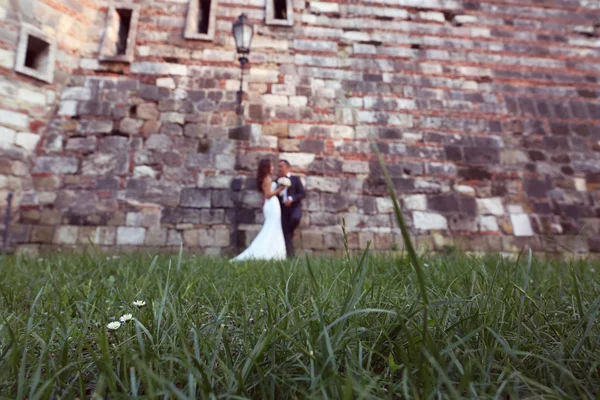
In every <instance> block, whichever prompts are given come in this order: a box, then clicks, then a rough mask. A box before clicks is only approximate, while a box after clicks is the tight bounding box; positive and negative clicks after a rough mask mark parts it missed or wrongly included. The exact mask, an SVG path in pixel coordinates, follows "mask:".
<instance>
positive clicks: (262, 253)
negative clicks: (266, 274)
mask: <svg viewBox="0 0 600 400" xmlns="http://www.w3.org/2000/svg"><path fill="white" fill-rule="evenodd" d="M275 188H277V184H276V183H275V182H273V183H272V184H271V191H274V190H275ZM263 214H264V216H265V223H264V224H263V226H262V228H261V230H260V232H259V233H258V236H256V238H255V239H254V240H253V241H252V244H250V247H248V248H247V249H246V250H244V252H243V253H242V254H240V255H239V256H237V257H235V258H234V259H232V260H231V261H246V260H284V259H285V258H286V249H285V238H284V237H283V229H282V228H281V206H280V204H279V200H278V199H277V196H273V197H271V198H270V199H268V200H265V204H264V205H263Z"/></svg>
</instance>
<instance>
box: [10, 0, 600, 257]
mask: <svg viewBox="0 0 600 400" xmlns="http://www.w3.org/2000/svg"><path fill="white" fill-rule="evenodd" d="M530 3H532V4H529V5H527V4H526V2H525V3H524V2H518V1H512V0H511V1H506V0H505V1H500V0H482V1H467V0H464V1H459V0H419V1H416V0H397V1H393V2H392V1H387V0H377V1H373V0H367V1H362V2H359V3H355V2H352V4H350V3H345V2H340V3H336V2H315V1H311V2H304V1H297V0H295V1H294V2H293V4H294V25H293V27H286V26H269V25H266V24H265V23H264V20H265V3H264V1H262V0H254V1H251V2H248V1H241V0H220V1H219V3H218V7H217V8H216V12H217V18H216V21H215V23H216V27H215V35H214V39H213V40H212V41H210V40H209V41H206V40H186V39H184V35H183V31H184V26H185V19H186V11H187V7H188V5H187V4H186V2H182V1H164V0H163V1H159V0H156V1H147V2H145V3H144V5H143V7H142V8H141V14H140V19H139V25H138V30H137V32H138V33H137V38H136V46H135V60H134V61H133V62H132V63H131V64H118V63H117V64H115V63H103V62H99V61H98V60H97V57H98V49H99V46H100V40H101V31H102V23H103V15H104V13H105V12H106V10H107V9H106V7H101V8H99V9H98V10H95V9H94V7H93V6H91V5H90V6H89V7H88V8H84V11H81V13H82V15H85V16H86V17H82V18H84V20H85V18H88V20H87V22H88V23H89V24H90V26H91V24H93V23H94V24H96V25H95V27H94V28H93V29H92V28H91V27H90V28H88V29H87V30H86V29H83V31H86V32H89V34H87V35H85V36H84V37H85V38H86V39H85V46H82V51H80V52H77V50H74V54H76V55H77V56H78V57H79V60H78V62H77V63H75V64H72V63H68V62H65V63H64V64H65V66H67V65H68V66H72V65H75V67H73V68H63V71H65V75H66V76H65V77H64V79H61V80H59V82H62V83H64V84H65V85H64V86H65V87H64V88H62V87H59V86H56V85H55V86H56V87H52V88H49V87H48V86H47V85H38V88H39V90H38V91H36V93H37V92H39V91H41V90H44V91H49V92H50V93H57V91H59V93H60V102H58V103H57V104H56V106H57V107H55V108H53V109H52V110H50V112H47V111H46V112H45V113H44V115H46V116H47V119H42V118H40V120H42V122H43V123H42V124H40V128H39V129H40V132H42V133H43V139H42V140H41V141H40V143H39V144H38V147H37V154H36V156H35V157H34V158H33V159H32V160H31V164H26V163H24V164H23V165H22V166H21V165H20V164H14V163H11V164H10V165H11V166H12V167H11V168H13V169H15V168H17V169H18V170H19V171H21V172H22V174H21V175H22V179H14V177H12V176H10V175H11V174H12V175H18V174H16V173H14V172H12V171H11V172H10V173H9V174H6V173H5V172H3V171H0V173H3V174H5V175H8V177H7V179H9V182H13V181H14V182H20V185H22V186H27V189H28V190H22V193H24V194H27V195H23V196H21V201H20V204H21V207H20V213H19V215H18V222H17V223H16V224H15V226H14V227H13V229H14V230H15V232H16V233H17V234H15V235H14V242H15V245H20V246H22V248H23V249H27V250H33V251H35V250H38V249H42V250H44V249H47V248H54V246H57V245H60V246H82V245H84V244H85V243H87V242H88V241H89V240H92V241H93V242H94V243H95V244H96V245H97V246H99V247H101V248H105V249H111V248H116V247H118V248H121V249H139V248H142V247H159V248H177V247H178V246H179V244H180V243H183V244H184V245H185V246H186V248H187V249H189V250H194V251H198V252H201V253H207V254H229V253H231V252H233V251H234V247H235V243H234V240H237V241H238V242H239V245H240V246H244V245H246V244H247V243H248V241H249V240H251V239H252V238H253V236H254V235H255V233H256V232H257V229H259V227H260V224H261V222H262V216H261V213H260V205H261V199H260V196H259V195H258V193H256V191H255V189H254V187H253V186H254V182H253V174H254V170H255V168H256V165H257V160H258V159H260V158H262V157H271V158H273V159H277V158H285V159H287V160H289V161H290V162H291V163H292V164H293V165H294V169H295V171H296V172H297V173H299V174H301V175H303V176H305V182H306V186H307V189H308V190H309V197H308V199H307V201H306V204H305V216H304V220H303V223H302V229H301V232H299V233H298V235H297V238H296V239H297V240H298V246H301V247H302V248H304V249H306V250H308V251H314V252H322V251H331V250H339V249H341V248H342V247H343V238H342V235H341V229H340V225H341V221H342V218H345V219H346V225H347V229H348V231H349V232H350V235H349V240H350V243H349V245H350V247H351V248H354V249H356V248H360V247H364V246H365V245H366V243H367V241H368V240H373V244H374V246H375V247H376V248H377V249H379V250H386V249H390V248H397V247H401V246H402V244H401V238H400V237H399V235H398V232H397V230H396V229H395V223H394V219H393V215H392V207H391V204H390V202H389V200H387V199H386V197H385V196H386V189H385V186H384V182H383V179H382V176H381V171H380V169H379V166H378V164H377V162H376V160H375V157H374V155H373V153H372V151H371V149H370V147H369V143H368V140H369V138H373V139H376V140H377V142H378V144H379V147H380V149H381V151H382V152H383V153H384V156H385V158H386V161H387V165H388V168H389V170H390V172H391V174H392V180H393V182H394V185H395V186H396V189H397V191H398V193H399V194H400V197H401V198H402V201H403V206H404V209H405V212H406V214H407V218H408V221H409V224H410V226H411V229H412V231H413V233H414V236H415V240H416V242H417V245H418V246H419V247H421V248H433V249H436V250H442V249H443V248H444V247H447V246H458V247H461V248H464V249H467V250H472V251H495V252H497V251H502V252H517V251H519V250H520V249H521V247H522V246H523V245H525V244H527V245H530V246H531V247H533V248H534V250H540V251H542V250H544V251H553V252H554V251H563V250H564V249H565V248H567V249H570V250H572V251H575V252H577V253H588V252H595V253H597V252H600V239H599V238H600V100H599V98H600V85H599V83H598V80H599V79H600V67H599V65H600V63H599V61H600V27H599V26H598V21H600V5H599V4H598V3H596V2H593V1H586V0H569V1H567V0H565V1H559V0H546V1H544V2H530ZM53 4H54V3H53ZM94 4H96V3H94ZM61 7H62V6H61ZM96 11H100V12H99V13H97V14H98V15H96V14H94V13H95V12H96ZM241 12H246V13H247V15H248V16H249V17H250V18H251V19H252V20H253V21H254V23H255V38H254V41H253V48H252V53H251V55H250V61H251V63H250V69H249V71H247V75H246V82H247V83H246V85H245V88H244V89H245V91H246V99H245V122H246V123H247V124H248V125H247V126H245V127H243V128H239V129H235V128H236V127H237V126H238V125H239V121H238V118H237V117H236V114H235V107H236V90H237V89H238V86H239V78H240V70H239V66H238V63H237V61H236V54H235V46H234V43H233V39H232V37H231V24H232V22H233V21H234V20H235V19H236V18H237V16H238V15H239V14H240V13H241ZM66 14H67V15H68V16H69V17H71V15H72V12H68V13H66ZM77 21H79V19H77ZM62 46H63V47H68V44H66V43H65V44H63V45H62ZM79 47H80V46H74V47H73V48H79ZM2 54H3V53H2ZM65 54H67V52H66V50H65ZM65 57H67V55H65ZM61 68H62V67H61ZM3 71H5V72H6V73H7V74H10V73H9V72H8V70H3ZM11 76H12V75H8V79H12V78H11ZM19 82H22V80H19ZM29 84H30V83H27V82H24V81H23V82H22V83H19V84H18V85H17V86H18V87H19V88H28V87H29V86H28V85H29ZM57 97H58V96H57ZM2 105H3V108H6V106H5V105H4V103H3V104H2ZM46 107H47V108H48V106H46ZM8 108H9V109H12V110H14V107H12V108H10V107H8ZM61 110H62V112H61ZM46 121H48V122H47V123H46ZM232 128H233V129H232ZM11 151H14V149H13V150H11ZM14 165H17V167H14ZM19 168H21V169H19ZM29 177H31V178H29ZM236 210H237V211H236ZM236 225H237V226H239V228H240V233H239V235H237V236H236V235H235V232H234V231H235V230H234V229H233V227H234V226H236Z"/></svg>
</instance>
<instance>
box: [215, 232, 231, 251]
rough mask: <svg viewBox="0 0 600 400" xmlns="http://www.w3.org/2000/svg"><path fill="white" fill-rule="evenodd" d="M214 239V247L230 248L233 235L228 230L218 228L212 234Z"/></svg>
mask: <svg viewBox="0 0 600 400" xmlns="http://www.w3.org/2000/svg"><path fill="white" fill-rule="evenodd" d="M212 235H213V238H214V246H216V247H228V246H230V245H231V234H230V232H229V230H228V229H225V228H218V229H214V230H213V232H212Z"/></svg>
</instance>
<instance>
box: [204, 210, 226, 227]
mask: <svg viewBox="0 0 600 400" xmlns="http://www.w3.org/2000/svg"><path fill="white" fill-rule="evenodd" d="M224 222H225V211H224V210H212V209H210V210H200V223H201V224H202V225H218V224H222V223H224Z"/></svg>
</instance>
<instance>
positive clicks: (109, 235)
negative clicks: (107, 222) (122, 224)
mask: <svg viewBox="0 0 600 400" xmlns="http://www.w3.org/2000/svg"><path fill="white" fill-rule="evenodd" d="M116 239H117V228H115V227H112V226H99V227H97V228H96V232H95V235H94V238H93V241H94V244H96V245H98V246H113V245H114V244H115V242H116Z"/></svg>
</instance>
